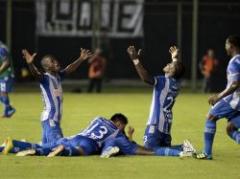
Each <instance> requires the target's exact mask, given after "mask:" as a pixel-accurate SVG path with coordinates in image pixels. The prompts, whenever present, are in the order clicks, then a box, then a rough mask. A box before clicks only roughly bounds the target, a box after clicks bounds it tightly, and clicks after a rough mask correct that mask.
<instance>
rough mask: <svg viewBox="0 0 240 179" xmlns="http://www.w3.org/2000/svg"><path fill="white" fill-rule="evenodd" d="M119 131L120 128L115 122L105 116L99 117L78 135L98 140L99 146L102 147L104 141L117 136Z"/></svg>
mask: <svg viewBox="0 0 240 179" xmlns="http://www.w3.org/2000/svg"><path fill="white" fill-rule="evenodd" d="M119 132H120V131H119V129H118V128H117V127H116V126H115V125H114V124H113V122H111V121H110V120H107V119H105V118H103V117H97V118H95V119H94V120H93V121H91V123H90V125H89V126H88V127H86V128H85V129H84V130H83V131H82V132H80V133H79V134H78V135H81V136H85V137H87V138H90V139H92V140H94V141H96V142H97V143H98V145H99V147H101V146H102V143H103V142H104V141H106V140H107V139H109V138H114V137H116V136H117V135H118V134H119Z"/></svg>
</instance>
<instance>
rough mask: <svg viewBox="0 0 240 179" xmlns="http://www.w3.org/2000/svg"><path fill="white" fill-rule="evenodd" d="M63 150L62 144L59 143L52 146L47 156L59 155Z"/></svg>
mask: <svg viewBox="0 0 240 179" xmlns="http://www.w3.org/2000/svg"><path fill="white" fill-rule="evenodd" d="M63 150H64V146H63V145H59V146H57V147H56V148H54V149H53V151H52V152H50V153H49V154H48V156H47V157H55V156H57V155H60V154H61V153H62V151H63Z"/></svg>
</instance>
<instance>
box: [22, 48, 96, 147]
mask: <svg viewBox="0 0 240 179" xmlns="http://www.w3.org/2000/svg"><path fill="white" fill-rule="evenodd" d="M22 54H23V58H24V59H25V60H26V62H27V64H28V67H29V69H30V71H31V73H32V74H33V75H34V77H35V78H36V79H38V81H39V82H40V88H41V92H42V98H43V102H44V110H43V112H42V116H41V123H42V144H49V143H54V142H55V141H56V140H58V139H60V138H62V137H63V134H62V130H61V127H60V120H61V117H62V101H63V98H62V85H61V83H62V80H63V77H64V76H65V75H67V74H70V73H72V72H74V71H75V70H76V69H77V68H78V67H79V65H80V64H81V63H82V62H83V61H85V60H87V59H88V58H90V57H91V56H92V54H91V52H90V51H89V50H86V49H82V48H81V50H80V56H79V57H78V58H77V59H76V60H75V61H74V62H73V63H71V64H70V65H68V66H67V67H66V68H64V69H63V70H60V64H59V62H58V60H57V59H56V58H55V57H54V56H52V55H45V56H44V57H43V58H42V60H41V66H42V68H43V70H44V73H42V72H41V71H40V70H38V68H37V67H36V66H35V65H34V63H33V61H34V59H35V57H36V55H37V54H36V53H34V54H30V53H29V52H28V51H27V50H26V49H24V50H22Z"/></svg>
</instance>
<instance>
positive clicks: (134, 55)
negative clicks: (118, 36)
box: [127, 46, 141, 60]
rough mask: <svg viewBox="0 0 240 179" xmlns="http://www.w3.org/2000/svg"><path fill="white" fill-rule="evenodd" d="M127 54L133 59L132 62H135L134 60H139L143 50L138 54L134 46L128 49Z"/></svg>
mask: <svg viewBox="0 0 240 179" xmlns="http://www.w3.org/2000/svg"><path fill="white" fill-rule="evenodd" d="M127 53H128V55H129V57H130V58H131V60H134V59H138V58H139V55H140V53H141V49H139V51H138V53H137V50H136V49H135V47H134V46H129V47H128V48H127Z"/></svg>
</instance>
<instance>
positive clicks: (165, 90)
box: [147, 76, 180, 133]
mask: <svg viewBox="0 0 240 179" xmlns="http://www.w3.org/2000/svg"><path fill="white" fill-rule="evenodd" d="M154 80H155V84H154V89H153V97H152V104H151V108H150V115H149V119H148V122H147V125H156V126H158V128H159V130H160V131H161V132H163V133H169V132H170V127H171V121H172V107H173V105H174V103H175V98H176V97H177V95H178V93H179V90H180V82H179V80H176V79H175V78H172V77H167V76H156V77H154Z"/></svg>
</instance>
